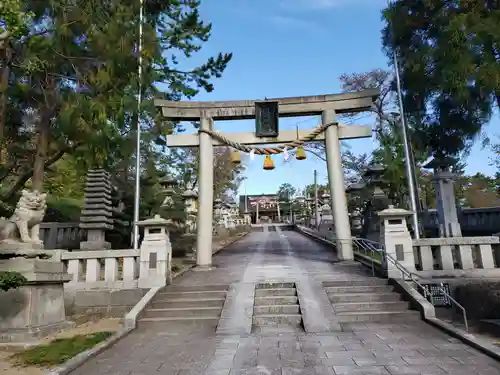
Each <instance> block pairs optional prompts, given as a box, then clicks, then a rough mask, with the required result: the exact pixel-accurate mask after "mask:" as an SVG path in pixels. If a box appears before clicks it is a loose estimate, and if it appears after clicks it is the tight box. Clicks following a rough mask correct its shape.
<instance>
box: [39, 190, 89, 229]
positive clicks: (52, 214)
mask: <svg viewBox="0 0 500 375" xmlns="http://www.w3.org/2000/svg"><path fill="white" fill-rule="evenodd" d="M81 211H82V202H81V201H80V200H77V199H72V198H51V197H50V196H49V197H48V199H47V212H46V213H45V217H44V218H43V221H44V222H46V223H48V222H58V223H67V222H78V221H80V213H81Z"/></svg>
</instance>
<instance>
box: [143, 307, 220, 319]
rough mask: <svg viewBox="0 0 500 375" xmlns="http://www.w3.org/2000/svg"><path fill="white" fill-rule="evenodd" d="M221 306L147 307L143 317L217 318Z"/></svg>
mask: <svg viewBox="0 0 500 375" xmlns="http://www.w3.org/2000/svg"><path fill="white" fill-rule="evenodd" d="M221 311H222V307H190V308H187V309H186V308H166V309H155V308H153V309H147V310H146V311H144V318H175V317H186V318H187V317H195V318H198V317H212V318H218V317H219V316H220V313H221Z"/></svg>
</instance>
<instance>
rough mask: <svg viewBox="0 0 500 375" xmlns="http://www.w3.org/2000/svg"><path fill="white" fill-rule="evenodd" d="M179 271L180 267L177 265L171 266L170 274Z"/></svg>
mask: <svg viewBox="0 0 500 375" xmlns="http://www.w3.org/2000/svg"><path fill="white" fill-rule="evenodd" d="M180 270H181V267H180V266H178V265H177V264H174V265H172V272H173V273H177V272H179V271H180Z"/></svg>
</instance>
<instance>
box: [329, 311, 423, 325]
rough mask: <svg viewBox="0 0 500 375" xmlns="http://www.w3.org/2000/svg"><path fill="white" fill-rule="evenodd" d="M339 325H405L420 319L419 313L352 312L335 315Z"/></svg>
mask: <svg viewBox="0 0 500 375" xmlns="http://www.w3.org/2000/svg"><path fill="white" fill-rule="evenodd" d="M336 318H337V319H338V322H339V323H366V322H371V323H406V322H415V321H418V320H420V319H421V317H420V312H418V311H412V310H406V311H353V312H344V313H337V314H336Z"/></svg>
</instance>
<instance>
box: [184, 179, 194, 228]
mask: <svg viewBox="0 0 500 375" xmlns="http://www.w3.org/2000/svg"><path fill="white" fill-rule="evenodd" d="M197 198H198V194H197V193H196V192H195V191H194V190H191V189H190V188H189V187H188V188H187V189H186V190H185V191H184V193H182V199H183V200H184V212H185V214H186V233H193V232H194V231H195V229H196V211H197V210H196V199H197Z"/></svg>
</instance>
